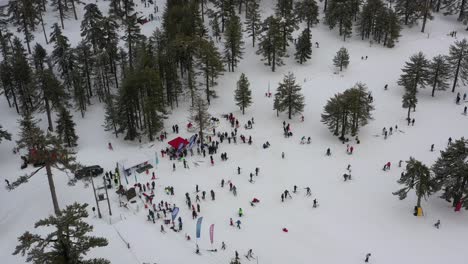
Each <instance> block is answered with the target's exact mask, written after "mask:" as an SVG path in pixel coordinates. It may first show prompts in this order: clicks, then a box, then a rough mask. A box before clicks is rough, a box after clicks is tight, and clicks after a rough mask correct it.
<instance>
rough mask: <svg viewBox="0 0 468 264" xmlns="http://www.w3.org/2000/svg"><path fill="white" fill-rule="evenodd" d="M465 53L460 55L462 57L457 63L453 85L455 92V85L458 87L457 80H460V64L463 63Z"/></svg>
mask: <svg viewBox="0 0 468 264" xmlns="http://www.w3.org/2000/svg"><path fill="white" fill-rule="evenodd" d="M463 55H464V54H463V53H462V54H461V55H460V58H459V59H458V63H457V69H456V70H455V76H454V78H453V87H452V93H454V92H455V87H457V81H458V73H459V72H460V65H461V61H462V59H463Z"/></svg>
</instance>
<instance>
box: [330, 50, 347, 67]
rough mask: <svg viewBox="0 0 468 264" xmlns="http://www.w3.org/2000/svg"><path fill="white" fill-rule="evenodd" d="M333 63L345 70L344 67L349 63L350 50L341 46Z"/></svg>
mask: <svg viewBox="0 0 468 264" xmlns="http://www.w3.org/2000/svg"><path fill="white" fill-rule="evenodd" d="M333 65H335V67H337V68H338V67H339V68H340V71H343V67H344V68H348V65H349V53H348V50H347V49H346V48H345V47H343V48H341V49H340V50H339V51H338V52H337V53H336V55H335V57H334V58H333Z"/></svg>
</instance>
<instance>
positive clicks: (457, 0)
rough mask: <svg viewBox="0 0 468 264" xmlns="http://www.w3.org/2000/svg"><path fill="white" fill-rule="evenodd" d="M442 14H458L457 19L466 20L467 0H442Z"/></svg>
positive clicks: (467, 12)
mask: <svg viewBox="0 0 468 264" xmlns="http://www.w3.org/2000/svg"><path fill="white" fill-rule="evenodd" d="M441 5H442V9H443V10H444V15H454V14H458V21H466V19H467V15H468V1H467V0H442V4H441Z"/></svg>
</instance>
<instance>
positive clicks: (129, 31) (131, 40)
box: [122, 14, 143, 69]
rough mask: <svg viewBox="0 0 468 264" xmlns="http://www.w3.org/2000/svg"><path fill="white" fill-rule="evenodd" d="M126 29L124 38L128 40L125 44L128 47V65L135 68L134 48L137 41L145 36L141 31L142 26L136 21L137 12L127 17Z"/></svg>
mask: <svg viewBox="0 0 468 264" xmlns="http://www.w3.org/2000/svg"><path fill="white" fill-rule="evenodd" d="M124 30H125V31H124V35H123V36H122V40H124V41H125V42H126V43H125V44H126V46H127V48H128V65H129V67H130V69H133V61H134V59H135V54H134V51H133V49H134V47H135V45H136V44H137V42H138V41H140V40H141V39H142V38H143V35H141V33H140V26H139V25H138V24H137V21H136V14H134V15H131V16H128V18H127V19H125V21H124Z"/></svg>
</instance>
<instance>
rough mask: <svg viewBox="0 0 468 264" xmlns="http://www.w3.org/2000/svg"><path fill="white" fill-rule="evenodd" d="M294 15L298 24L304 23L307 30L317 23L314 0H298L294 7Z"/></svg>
mask: <svg viewBox="0 0 468 264" xmlns="http://www.w3.org/2000/svg"><path fill="white" fill-rule="evenodd" d="M294 13H295V14H296V16H297V19H298V21H299V22H305V23H306V25H307V28H308V29H309V30H310V28H311V27H312V26H313V25H315V24H317V23H318V19H317V18H318V13H319V11H318V6H317V2H316V1H315V0H300V1H298V2H296V4H295V6H294Z"/></svg>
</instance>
